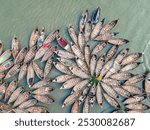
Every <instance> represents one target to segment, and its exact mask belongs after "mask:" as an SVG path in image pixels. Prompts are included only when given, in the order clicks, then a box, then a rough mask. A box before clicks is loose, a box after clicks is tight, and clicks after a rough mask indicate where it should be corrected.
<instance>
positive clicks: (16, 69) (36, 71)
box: [0, 7, 150, 113]
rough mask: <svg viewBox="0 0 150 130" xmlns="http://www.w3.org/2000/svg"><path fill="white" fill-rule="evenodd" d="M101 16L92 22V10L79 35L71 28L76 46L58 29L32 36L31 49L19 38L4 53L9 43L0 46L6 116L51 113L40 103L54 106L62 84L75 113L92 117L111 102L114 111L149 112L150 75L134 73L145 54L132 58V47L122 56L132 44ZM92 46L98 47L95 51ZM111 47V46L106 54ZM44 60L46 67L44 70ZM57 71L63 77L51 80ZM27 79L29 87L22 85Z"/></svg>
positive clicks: (0, 106) (0, 105) (0, 90)
mask: <svg viewBox="0 0 150 130" xmlns="http://www.w3.org/2000/svg"><path fill="white" fill-rule="evenodd" d="M100 11H101V10H100V8H99V7H98V8H97V9H96V10H94V12H93V15H92V18H91V19H90V18H89V11H88V10H85V11H84V12H83V13H82V15H81V17H80V22H79V33H77V31H76V29H75V28H74V27H73V26H69V27H68V34H69V36H70V38H71V42H70V43H69V41H68V40H67V39H66V38H64V36H62V35H61V34H60V31H59V30H58V29H57V30H55V31H52V32H50V33H49V34H46V33H45V28H42V29H41V30H40V29H38V28H36V29H34V30H33V31H32V33H31V37H30V41H29V47H24V48H20V41H19V39H18V38H17V37H16V36H14V37H13V38H12V48H11V49H8V50H6V51H4V52H3V43H2V42H1V43H0V79H1V81H2V82H1V84H0V112H31V113H32V112H38V113H40V112H48V109H47V108H46V107H44V106H41V105H39V104H38V103H39V102H41V103H45V104H47V105H50V104H51V103H53V102H54V99H52V98H51V97H50V96H49V93H50V92H51V91H53V90H54V89H53V87H51V86H50V83H51V82H55V83H61V84H62V85H61V88H60V89H63V90H64V89H65V90H66V89H72V91H71V93H70V95H69V96H68V97H67V98H66V99H65V100H64V103H63V105H62V107H65V106H69V105H72V109H71V112H73V113H75V112H85V113H87V112H90V108H91V107H93V106H94V104H95V103H98V104H99V106H100V108H105V104H106V103H108V104H109V105H110V106H112V107H113V108H114V110H113V111H110V112H128V113H133V112H144V111H145V110H147V109H149V106H147V105H145V104H144V103H143V101H144V100H145V99H146V98H148V97H149V95H150V73H149V74H145V73H143V74H135V73H134V74H133V73H132V72H131V70H134V69H135V68H137V67H138V66H139V65H140V64H141V63H142V62H139V61H138V59H139V58H140V57H141V56H142V55H143V54H142V53H140V52H135V53H129V48H123V49H122V50H120V51H119V52H118V48H119V47H120V46H121V45H124V44H127V43H128V42H129V41H128V40H127V39H124V38H120V37H117V34H118V32H113V31H112V29H113V28H114V27H115V26H116V24H117V22H118V20H113V21H110V22H109V23H105V21H104V20H105V19H102V20H101V17H100ZM53 41H57V43H58V45H59V47H58V46H52V43H53ZM90 41H94V42H95V43H96V46H95V47H94V49H91V44H92V42H90ZM108 45H111V47H110V48H109V50H108V51H107V52H105V47H107V46H108ZM38 61H40V62H42V63H45V65H44V68H43V67H42V66H41V65H40V64H39V63H38ZM53 66H54V67H55V68H56V69H57V70H58V71H60V72H62V73H61V74H60V75H59V76H57V77H55V78H54V79H50V78H49V75H50V72H51V70H52V68H53ZM17 74H18V75H17ZM35 76H37V77H38V79H39V81H38V82H35ZM7 79H13V80H12V81H11V82H8V81H7ZM23 79H26V81H27V85H25V86H19V83H20V82H22V80H23ZM141 81H144V82H145V86H144V87H143V88H141V87H140V86H139V85H138V83H139V82H141ZM26 87H28V88H29V90H27V89H26ZM122 106H123V107H122Z"/></svg>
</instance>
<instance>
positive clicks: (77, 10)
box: [0, 0, 150, 112]
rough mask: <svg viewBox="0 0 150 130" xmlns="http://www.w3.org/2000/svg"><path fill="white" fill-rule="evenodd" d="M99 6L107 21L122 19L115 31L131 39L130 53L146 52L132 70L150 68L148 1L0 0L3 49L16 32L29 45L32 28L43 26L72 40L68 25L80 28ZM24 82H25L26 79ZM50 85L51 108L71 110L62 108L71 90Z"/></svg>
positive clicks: (24, 43) (22, 45)
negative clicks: (83, 18) (83, 17)
mask: <svg viewBox="0 0 150 130" xmlns="http://www.w3.org/2000/svg"><path fill="white" fill-rule="evenodd" d="M97 6H100V7H101V9H102V11H101V18H105V19H106V22H108V21H110V20H114V19H118V18H119V22H118V24H117V26H116V27H115V29H114V31H117V32H119V36H121V37H123V38H126V39H128V40H129V41H130V43H129V44H127V45H124V46H123V47H129V48H130V52H144V55H143V57H142V58H141V61H143V62H144V63H143V64H142V65H141V66H140V67H138V68H137V69H136V70H134V71H133V73H134V72H136V73H142V72H145V71H149V70H150V13H149V8H150V7H149V0H0V39H1V40H2V41H3V43H4V44H5V45H4V48H5V49H8V48H10V43H11V38H12V37H13V35H14V34H16V35H17V37H18V38H19V39H20V41H21V47H25V46H27V45H28V42H29V38H30V34H31V31H32V29H33V28H35V27H39V28H42V27H43V26H44V27H45V28H46V32H47V33H48V32H50V31H53V30H55V29H60V32H61V34H62V35H64V36H65V37H66V38H67V39H68V40H69V36H68V34H67V27H68V26H69V25H73V26H75V27H76V28H77V29H78V26H77V25H78V22H79V17H80V15H81V13H82V11H83V10H85V9H88V10H89V12H90V13H91V12H92V11H93V10H94V9H96V7H97ZM53 44H56V43H53ZM121 48H122V47H120V49H121ZM59 74H60V73H59V72H58V71H57V70H56V69H53V71H52V73H51V76H50V77H51V78H53V77H55V76H56V75H59ZM21 84H22V85H23V84H26V81H23V82H22V83H21ZM51 85H52V86H53V87H54V88H55V91H53V92H52V93H51V97H53V98H54V99H55V103H53V104H51V105H49V106H48V107H49V111H50V112H70V109H71V107H66V108H62V107H61V106H62V103H63V100H64V99H65V97H67V96H68V94H69V93H70V90H68V91H65V90H60V89H59V88H60V86H61V84H51ZM111 109H112V108H111V107H108V105H105V108H104V109H100V107H99V106H98V105H95V106H94V107H93V108H92V109H91V112H102V111H103V110H104V112H108V111H110V110H111Z"/></svg>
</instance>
